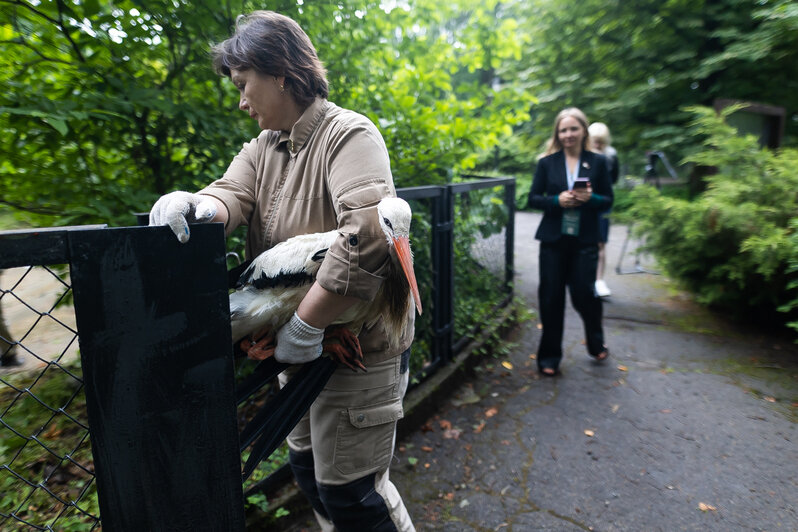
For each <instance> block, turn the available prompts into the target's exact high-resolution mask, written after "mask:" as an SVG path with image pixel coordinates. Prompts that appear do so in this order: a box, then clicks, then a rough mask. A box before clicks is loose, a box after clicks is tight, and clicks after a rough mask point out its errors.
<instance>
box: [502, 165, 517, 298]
mask: <svg viewBox="0 0 798 532" xmlns="http://www.w3.org/2000/svg"><path fill="white" fill-rule="evenodd" d="M504 204H505V205H507V217H508V218H507V229H506V233H505V238H504V261H505V275H506V277H505V279H506V281H507V292H508V294H509V295H510V296H512V295H513V277H514V275H515V251H514V250H515V180H514V179H513V180H512V181H510V182H509V183H507V184H505V185H504Z"/></svg>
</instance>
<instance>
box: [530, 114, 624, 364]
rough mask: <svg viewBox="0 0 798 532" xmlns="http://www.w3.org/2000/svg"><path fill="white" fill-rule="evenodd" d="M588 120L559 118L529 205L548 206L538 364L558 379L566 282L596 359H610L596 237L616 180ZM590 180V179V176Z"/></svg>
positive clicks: (541, 233) (541, 234)
mask: <svg viewBox="0 0 798 532" xmlns="http://www.w3.org/2000/svg"><path fill="white" fill-rule="evenodd" d="M587 127H588V123H587V118H586V117H585V114H584V113H583V112H582V111H580V110H579V109H577V108H575V107H569V108H567V109H564V110H562V111H561V112H560V113H559V114H558V115H557V118H556V120H555V121H554V132H553V134H552V137H551V139H550V140H549V141H548V143H547V146H548V149H547V151H546V153H545V154H544V157H542V158H541V159H540V160H539V161H538V165H537V169H536V170H535V178H534V180H533V181H532V188H531V190H530V191H529V201H528V205H529V207H532V208H534V209H540V210H542V211H543V219H542V220H541V222H540V226H539V227H538V230H537V233H536V234H535V238H537V239H538V240H540V268H539V269H540V285H539V287H538V298H539V299H540V319H541V323H542V324H543V335H542V337H541V339H540V346H539V347H538V353H537V361H538V369H539V370H540V372H541V373H542V374H543V375H546V376H554V375H557V373H558V372H559V366H560V361H561V360H562V333H563V321H564V317H565V287H566V286H568V288H569V290H570V293H571V301H572V302H573V305H574V308H575V309H576V310H577V312H579V315H580V316H581V317H582V322H583V323H584V325H585V336H586V337H587V351H588V353H589V354H590V355H591V356H592V357H594V358H595V359H596V360H598V361H603V360H605V359H606V358H607V357H608V356H609V350H608V349H607V346H606V345H605V344H604V331H603V329H602V325H601V312H602V309H601V299H600V298H599V297H598V296H596V294H595V292H594V291H593V287H594V282H595V280H596V266H597V263H598V241H599V213H601V212H602V211H606V210H607V209H609V208H610V206H611V205H612V185H611V183H610V177H609V175H608V173H607V163H606V160H605V158H604V156H603V155H600V154H598V153H594V152H592V151H589V149H588V146H589V135H588V132H587ZM585 178H587V179H589V181H587V182H586V183H585V181H586V179H585Z"/></svg>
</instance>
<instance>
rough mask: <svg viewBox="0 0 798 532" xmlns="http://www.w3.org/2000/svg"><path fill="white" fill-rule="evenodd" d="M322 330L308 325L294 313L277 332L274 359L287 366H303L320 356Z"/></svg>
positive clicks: (322, 337)
mask: <svg viewBox="0 0 798 532" xmlns="http://www.w3.org/2000/svg"><path fill="white" fill-rule="evenodd" d="M323 339H324V329H317V328H316V327H313V326H312V325H308V324H307V323H305V322H304V321H302V318H300V317H299V316H298V315H297V313H296V312H294V315H293V317H292V318H291V319H290V320H289V321H288V323H286V324H285V325H283V326H282V327H281V328H280V330H279V331H277V347H276V348H275V350H274V358H275V359H276V360H277V362H285V363H287V364H304V363H305V362H310V361H311V360H316V359H317V358H319V357H320V356H321V349H322V348H321V342H322V340H323Z"/></svg>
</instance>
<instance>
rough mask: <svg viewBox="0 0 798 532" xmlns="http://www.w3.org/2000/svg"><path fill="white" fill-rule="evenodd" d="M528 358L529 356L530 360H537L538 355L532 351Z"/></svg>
mask: <svg viewBox="0 0 798 532" xmlns="http://www.w3.org/2000/svg"><path fill="white" fill-rule="evenodd" d="M529 358H531V359H532V360H537V358H538V356H537V355H536V354H535V353H532V354H531V355H529Z"/></svg>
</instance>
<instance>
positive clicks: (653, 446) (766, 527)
mask: <svg viewBox="0 0 798 532" xmlns="http://www.w3.org/2000/svg"><path fill="white" fill-rule="evenodd" d="M539 219H540V216H539V215H538V214H533V213H526V212H520V213H518V214H517V218H516V244H515V265H516V271H517V278H516V281H517V283H516V285H517V293H518V294H519V295H520V296H521V297H522V298H523V299H524V300H525V301H526V302H527V303H528V306H529V308H530V310H531V311H533V312H534V311H536V307H537V295H536V294H537V277H538V274H537V253H538V245H537V241H535V240H534V231H535V229H536V227H537V224H538V221H539ZM626 236H627V227H626V226H623V225H618V224H615V225H613V226H612V228H611V233H610V242H609V244H608V264H607V275H606V280H607V284H608V285H609V287H610V288H611V290H612V295H611V296H610V297H608V298H606V299H605V305H604V328H605V336H606V339H607V343H608V345H609V347H610V350H611V357H610V359H609V360H608V361H606V362H605V363H601V364H600V363H597V362H595V361H593V359H591V358H589V357H588V355H587V351H586V349H585V345H584V340H583V337H584V335H583V329H582V324H581V320H580V319H579V317H578V315H577V314H576V313H575V311H574V310H573V308H572V307H571V306H570V303H569V305H568V310H567V311H566V328H565V337H564V343H563V347H564V353H565V355H564V359H563V362H562V365H561V370H562V374H561V375H560V376H559V377H556V378H541V377H540V376H539V375H538V374H537V371H536V365H535V360H534V358H533V357H534V353H535V351H536V348H537V343H538V340H539V337H540V330H539V325H538V323H539V322H538V320H537V317H536V315H534V314H533V315H532V317H531V318H530V319H529V320H528V321H527V322H526V323H524V324H522V326H521V327H519V328H518V329H517V330H516V331H514V332H513V333H512V334H511V338H510V341H511V344H510V349H509V350H508V352H507V353H506V354H502V355H495V356H490V357H485V358H484V360H482V361H481V363H480V364H479V366H478V367H477V371H476V376H475V377H473V378H471V379H469V380H467V381H465V382H462V383H460V385H459V388H458V390H457V392H456V393H455V394H453V395H452V396H451V398H450V399H449V400H448V401H446V402H445V403H444V404H441V405H440V407H439V409H438V410H436V411H435V412H434V413H432V414H431V415H430V418H429V420H428V421H427V423H426V424H424V425H423V426H422V427H420V428H418V429H417V430H415V431H414V432H412V433H411V434H410V435H409V436H407V437H405V438H403V439H402V440H401V441H399V442H398V444H397V452H396V458H395V461H394V464H393V466H392V469H391V478H392V480H393V482H394V483H395V484H396V485H397V487H398V489H399V492H400V493H401V494H402V496H403V498H404V500H405V503H406V505H407V507H408V509H409V511H410V514H411V516H412V517H413V519H414V522H415V526H416V528H417V530H443V531H530V530H547V531H548V530H550V531H561V530H562V531H571V530H573V531H579V530H596V531H680V530H685V531H733V530H752V531H796V530H798V425H796V421H798V348H797V346H796V345H795V344H793V343H792V341H791V340H790V339H789V338H787V337H777V336H775V335H773V334H768V333H763V332H761V331H757V330H755V329H748V328H746V327H744V326H742V325H740V324H732V323H730V322H727V321H724V320H723V319H722V318H720V317H718V316H716V315H713V314H712V313H710V312H709V311H707V310H706V309H704V308H703V307H701V306H699V305H697V304H696V303H694V302H693V300H692V299H691V298H690V297H689V295H687V294H686V293H684V292H683V291H681V290H679V289H678V287H677V286H675V284H674V283H673V282H671V281H670V280H669V279H668V278H666V277H665V276H663V275H659V274H658V273H657V267H656V264H655V263H654V261H653V259H652V258H651V257H648V256H645V255H642V256H636V255H635V247H636V245H637V242H636V241H635V240H634V239H630V240H628V241H627V240H626ZM625 241H626V244H627V245H626V249H625V251H624V253H623V254H622V253H621V252H622V248H623V244H624V242H625ZM616 269H618V270H620V273H619V272H618V271H616ZM305 528H307V529H313V528H314V527H312V526H311V525H310V524H309V521H307V520H306V521H305V524H304V525H295V526H292V527H291V529H292V530H301V529H305Z"/></svg>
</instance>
